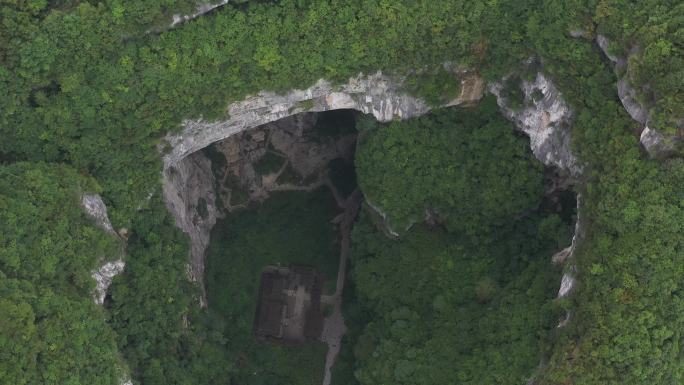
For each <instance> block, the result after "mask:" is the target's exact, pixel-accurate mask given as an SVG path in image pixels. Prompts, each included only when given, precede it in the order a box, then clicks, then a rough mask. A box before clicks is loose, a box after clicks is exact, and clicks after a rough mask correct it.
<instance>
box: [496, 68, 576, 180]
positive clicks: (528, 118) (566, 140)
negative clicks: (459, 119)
mask: <svg viewBox="0 0 684 385" xmlns="http://www.w3.org/2000/svg"><path fill="white" fill-rule="evenodd" d="M503 87H504V83H503V82H497V83H494V84H491V85H490V86H489V90H490V92H491V93H493V94H494V95H495V96H496V99H497V103H498V104H499V107H500V108H501V112H502V113H503V114H504V116H506V117H507V118H508V119H510V120H511V121H513V123H515V125H516V127H517V128H518V129H519V130H521V131H523V132H524V133H525V134H527V136H529V137H530V148H531V149H532V153H533V154H534V156H535V157H536V158H537V159H539V161H541V162H542V163H544V164H545V165H547V166H554V167H557V168H559V169H561V170H565V171H567V172H569V173H570V174H571V175H574V176H577V175H579V174H580V173H581V171H582V168H581V166H580V165H579V164H578V162H577V159H576V158H575V156H574V155H573V153H572V150H571V135H570V121H571V118H572V111H571V110H570V107H569V106H568V104H567V103H566V102H565V100H564V99H563V97H562V95H561V93H560V91H558V89H557V88H556V87H555V86H554V85H553V83H552V82H551V80H550V79H549V78H547V77H546V76H544V75H543V74H542V73H537V76H536V77H535V79H534V80H533V81H527V80H522V82H521V84H520V87H521V89H522V91H523V94H524V106H523V107H521V108H519V109H515V108H512V107H510V102H509V100H507V98H506V97H505V96H503V92H502V91H503ZM538 93H541V98H535V97H534V95H535V94H538Z"/></svg>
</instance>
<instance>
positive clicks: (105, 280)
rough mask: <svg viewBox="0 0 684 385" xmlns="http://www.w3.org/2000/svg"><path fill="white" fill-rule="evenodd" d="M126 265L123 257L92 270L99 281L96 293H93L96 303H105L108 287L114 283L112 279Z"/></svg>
mask: <svg viewBox="0 0 684 385" xmlns="http://www.w3.org/2000/svg"><path fill="white" fill-rule="evenodd" d="M125 266H126V263H125V262H124V261H123V260H122V259H117V260H116V261H111V262H107V263H105V264H104V265H102V266H100V268H99V269H97V270H95V271H93V272H92V277H93V279H95V282H97V286H96V287H95V293H93V299H94V300H95V303H96V304H98V305H102V304H103V303H104V300H105V297H106V296H107V289H108V288H109V286H110V285H111V284H112V280H113V279H114V277H115V276H117V275H118V274H120V273H121V272H122V271H123V270H124V267H125Z"/></svg>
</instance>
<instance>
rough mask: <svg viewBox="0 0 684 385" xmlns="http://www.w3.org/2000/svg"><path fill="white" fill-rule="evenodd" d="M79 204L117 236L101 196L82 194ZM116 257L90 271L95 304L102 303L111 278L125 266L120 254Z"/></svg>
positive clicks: (104, 256) (96, 222)
mask: <svg viewBox="0 0 684 385" xmlns="http://www.w3.org/2000/svg"><path fill="white" fill-rule="evenodd" d="M81 205H82V206H83V210H84V211H85V213H86V214H87V215H88V216H89V217H91V218H92V219H93V220H94V221H95V225H96V226H97V227H99V228H101V229H102V230H104V231H105V232H107V233H108V234H110V235H112V236H115V237H117V238H118V234H117V233H116V231H114V228H113V227H112V223H111V222H110V221H109V216H107V206H105V204H104V202H103V201H102V198H101V197H100V196H99V195H97V194H84V195H83V196H82V197H81ZM112 257H113V256H111V255H110V256H106V255H98V258H100V259H102V260H103V261H106V260H107V259H108V258H112ZM116 257H117V259H116V260H113V261H106V262H104V263H103V265H102V266H100V267H99V268H98V269H97V270H93V271H92V272H91V276H92V277H93V279H94V280H95V282H96V284H97V285H96V287H95V292H94V293H93V300H94V301H95V303H96V304H98V305H102V304H103V303H104V299H105V296H106V295H107V289H108V288H109V285H111V284H112V279H114V277H115V276H116V275H117V274H119V273H121V272H122V271H123V269H124V267H125V266H126V263H125V262H124V261H123V259H122V258H121V256H116Z"/></svg>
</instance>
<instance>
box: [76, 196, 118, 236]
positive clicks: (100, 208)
mask: <svg viewBox="0 0 684 385" xmlns="http://www.w3.org/2000/svg"><path fill="white" fill-rule="evenodd" d="M81 205H82V206H83V209H84V210H85V213H86V214H87V215H88V216H89V217H91V218H92V219H93V220H94V221H95V225H97V227H99V228H101V229H102V230H104V231H106V232H108V233H110V234H113V235H116V232H115V231H114V228H113V227H112V223H111V222H110V221H109V216H107V206H105V204H104V202H103V201H102V198H101V197H100V196H99V195H97V194H83V196H82V197H81Z"/></svg>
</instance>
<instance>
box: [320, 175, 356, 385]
mask: <svg viewBox="0 0 684 385" xmlns="http://www.w3.org/2000/svg"><path fill="white" fill-rule="evenodd" d="M326 184H327V185H328V187H329V188H330V190H331V191H332V192H333V195H334V196H335V200H336V201H337V204H338V205H339V206H340V207H341V208H342V209H344V212H343V213H342V214H341V215H340V216H338V217H337V218H335V221H339V223H340V225H339V229H340V236H341V241H340V265H339V268H338V271H337V286H336V288H335V294H333V295H331V296H323V297H322V298H321V301H322V302H323V303H325V304H328V305H332V306H333V307H334V311H333V313H332V314H331V315H330V316H329V317H327V318H326V319H325V324H324V325H323V332H322V333H321V341H323V342H325V343H326V344H328V353H327V355H326V357H325V375H324V377H323V385H330V381H331V379H332V373H331V369H332V366H333V365H334V364H335V360H336V359H337V355H338V354H339V352H340V347H341V345H342V337H343V336H344V333H345V332H346V331H347V327H346V326H345V325H344V316H343V315H342V293H343V291H344V281H345V279H346V272H347V258H348V257H349V247H350V244H351V239H350V232H351V228H352V225H353V223H354V219H355V218H356V214H357V213H358V212H359V208H360V207H361V201H362V200H363V194H361V190H359V188H356V190H354V192H352V193H351V195H349V197H348V198H347V199H342V197H341V196H340V195H339V193H338V191H337V189H336V188H335V186H333V185H332V183H330V182H329V181H327V182H326Z"/></svg>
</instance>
